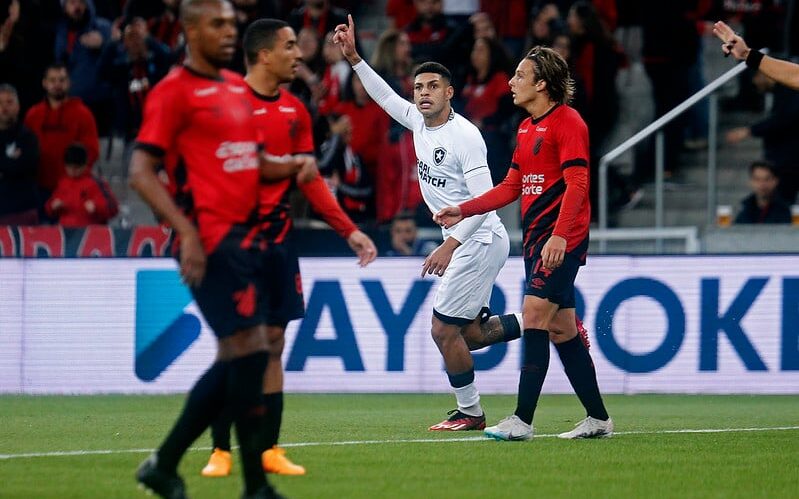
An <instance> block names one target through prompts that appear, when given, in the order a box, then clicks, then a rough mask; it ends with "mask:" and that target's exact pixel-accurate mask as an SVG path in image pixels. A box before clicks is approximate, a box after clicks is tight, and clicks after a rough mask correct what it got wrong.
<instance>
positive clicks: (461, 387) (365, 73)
mask: <svg viewBox="0 0 799 499" xmlns="http://www.w3.org/2000/svg"><path fill="white" fill-rule="evenodd" d="M348 22H349V25H343V24H341V25H339V26H337V27H336V34H335V36H334V38H333V40H334V42H335V43H337V44H339V46H340V47H341V51H342V53H343V54H344V57H345V58H346V59H347V60H348V61H349V62H350V64H352V67H353V69H354V70H355V72H356V73H357V74H358V76H359V77H360V79H361V82H362V83H363V86H364V88H365V89H366V91H367V92H368V93H369V95H370V96H371V97H372V99H373V100H374V101H375V102H377V103H378V104H379V105H380V106H381V107H382V108H383V109H384V110H385V111H386V112H387V113H388V114H389V115H391V117H392V118H394V119H395V120H397V121H398V122H399V123H400V124H402V125H403V126H405V127H406V128H408V129H410V130H411V131H412V132H413V144H414V148H415V149H416V157H417V168H418V173H419V187H420V189H421V191H422V197H423V198H424V201H425V203H426V204H427V206H428V207H429V208H430V211H432V212H433V213H435V212H437V211H438V210H440V209H441V208H443V207H445V206H450V205H453V204H458V203H461V202H464V201H467V200H469V199H472V198H473V197H476V196H479V195H480V194H482V193H484V192H486V191H488V190H490V189H491V188H492V187H493V184H492V183H491V174H490V172H489V169H488V162H487V160H486V146H485V142H484V141H483V137H482V136H481V135H480V131H479V130H478V129H477V127H475V126H474V125H473V124H472V123H471V122H470V121H469V120H467V119H466V118H464V117H462V116H460V115H458V114H456V113H455V112H453V111H452V108H451V106H450V99H451V98H452V95H453V93H454V90H453V88H452V86H451V85H450V80H451V75H450V72H449V71H448V70H447V68H445V67H444V66H442V65H441V64H438V63H433V62H428V63H424V64H422V65H421V66H419V68H418V69H417V71H416V74H415V79H414V91H413V97H414V103H415V105H414V104H412V103H410V102H408V101H406V100H405V99H403V98H402V97H400V96H399V95H397V94H396V93H395V92H394V91H393V90H392V89H391V87H389V85H388V84H387V83H386V82H385V81H383V79H382V78H380V76H378V74H377V73H376V72H375V71H374V70H373V69H372V68H371V67H369V65H368V64H367V63H366V62H365V61H364V60H362V59H361V57H360V56H359V55H358V53H357V51H356V50H355V25H354V23H353V21H352V16H350V17H349V19H348ZM465 222H467V224H466V225H463V223H464V222H461V224H458V227H457V228H455V229H454V230H448V229H442V232H443V236H444V242H443V243H442V244H441V245H440V246H439V247H438V248H436V249H435V250H434V251H433V252H432V253H431V254H430V256H428V257H427V259H426V260H425V262H424V265H423V267H422V276H424V275H425V274H435V275H437V276H439V277H442V279H441V283H440V285H439V287H438V291H437V293H436V297H435V305H434V307H433V320H432V322H433V323H432V336H433V339H434V340H435V342H436V345H437V346H438V349H439V350H440V352H441V355H442V357H443V358H444V365H445V367H446V370H447V375H448V377H449V381H450V385H451V386H452V388H453V390H454V391H455V398H456V399H457V403H458V408H457V409H456V410H453V411H450V412H449V417H448V418H447V419H446V420H444V421H442V422H441V423H438V424H435V425H433V426H431V427H430V430H450V431H461V430H479V429H483V428H484V427H485V414H484V413H483V409H482V407H481V406H480V395H479V393H478V391H477V387H476V386H475V383H474V361H473V359H472V355H471V353H469V346H468V345H467V341H466V340H465V339H464V336H466V337H468V336H469V335H470V334H471V332H476V333H479V332H480V323H481V320H480V319H481V312H482V311H483V310H484V308H485V307H487V305H488V301H489V298H490V297H491V290H492V288H493V285H494V281H495V279H496V277H497V274H498V273H499V270H500V269H501V268H502V266H503V265H504V264H505V260H507V257H508V251H509V240H508V234H507V233H506V232H505V227H504V226H503V225H502V222H501V221H500V219H499V217H498V216H497V215H496V213H494V212H490V213H486V214H484V215H482V216H479V217H473V218H470V219H468V220H466V221H465ZM492 319H493V322H494V323H495V324H497V325H499V324H498V323H497V321H496V319H499V322H500V323H501V326H502V329H503V330H504V331H505V334H507V335H508V336H509V337H512V336H515V334H513V333H512V332H511V331H510V330H515V331H514V332H515V333H516V334H518V329H519V325H518V322H519V320H518V319H517V318H516V317H515V316H514V315H512V314H511V315H508V316H502V317H499V318H494V317H492ZM516 337H518V336H516Z"/></svg>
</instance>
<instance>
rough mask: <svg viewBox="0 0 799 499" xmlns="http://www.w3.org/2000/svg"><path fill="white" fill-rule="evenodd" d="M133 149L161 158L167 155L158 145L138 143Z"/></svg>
mask: <svg viewBox="0 0 799 499" xmlns="http://www.w3.org/2000/svg"><path fill="white" fill-rule="evenodd" d="M133 148H134V149H140V150H142V151H144V152H146V153H150V154H152V155H153V156H156V157H159V158H161V157H163V156H164V154H166V151H164V150H163V149H161V148H160V147H158V146H157V145H155V144H148V143H147V142H136V143H135V144H134V145H133Z"/></svg>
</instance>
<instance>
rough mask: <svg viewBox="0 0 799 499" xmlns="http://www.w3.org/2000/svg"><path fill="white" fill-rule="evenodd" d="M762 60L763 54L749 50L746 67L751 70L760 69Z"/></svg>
mask: <svg viewBox="0 0 799 499" xmlns="http://www.w3.org/2000/svg"><path fill="white" fill-rule="evenodd" d="M762 60H763V52H760V51H758V50H750V51H749V54H748V55H747V56H746V67H748V68H752V69H758V68H759V67H760V62H761V61H762Z"/></svg>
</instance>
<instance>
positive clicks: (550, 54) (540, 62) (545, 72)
mask: <svg viewBox="0 0 799 499" xmlns="http://www.w3.org/2000/svg"><path fill="white" fill-rule="evenodd" d="M525 59H529V60H530V61H532V62H533V66H534V68H535V69H534V74H533V81H534V82H539V81H542V80H543V81H545V82H546V84H547V92H548V93H549V98H550V99H552V100H553V101H555V102H557V103H559V104H568V103H569V102H570V101H571V100H572V97H574V80H573V79H572V77H571V74H570V73H569V64H568V63H567V62H566V60H565V59H564V58H563V57H562V56H561V55H560V54H558V53H557V52H555V51H554V50H552V49H551V48H548V47H541V46H536V47H533V48H532V49H531V50H530V52H528V53H527V55H526V56H525Z"/></svg>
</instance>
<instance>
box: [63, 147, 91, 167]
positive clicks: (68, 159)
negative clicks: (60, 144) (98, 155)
mask: <svg viewBox="0 0 799 499" xmlns="http://www.w3.org/2000/svg"><path fill="white" fill-rule="evenodd" d="M88 161H89V154H88V153H87V152H86V148H85V147H83V144H79V143H78V142H73V143H72V144H70V145H69V146H68V147H67V148H66V150H65V151H64V164H66V165H81V166H84V165H86V163H87V162H88Z"/></svg>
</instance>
